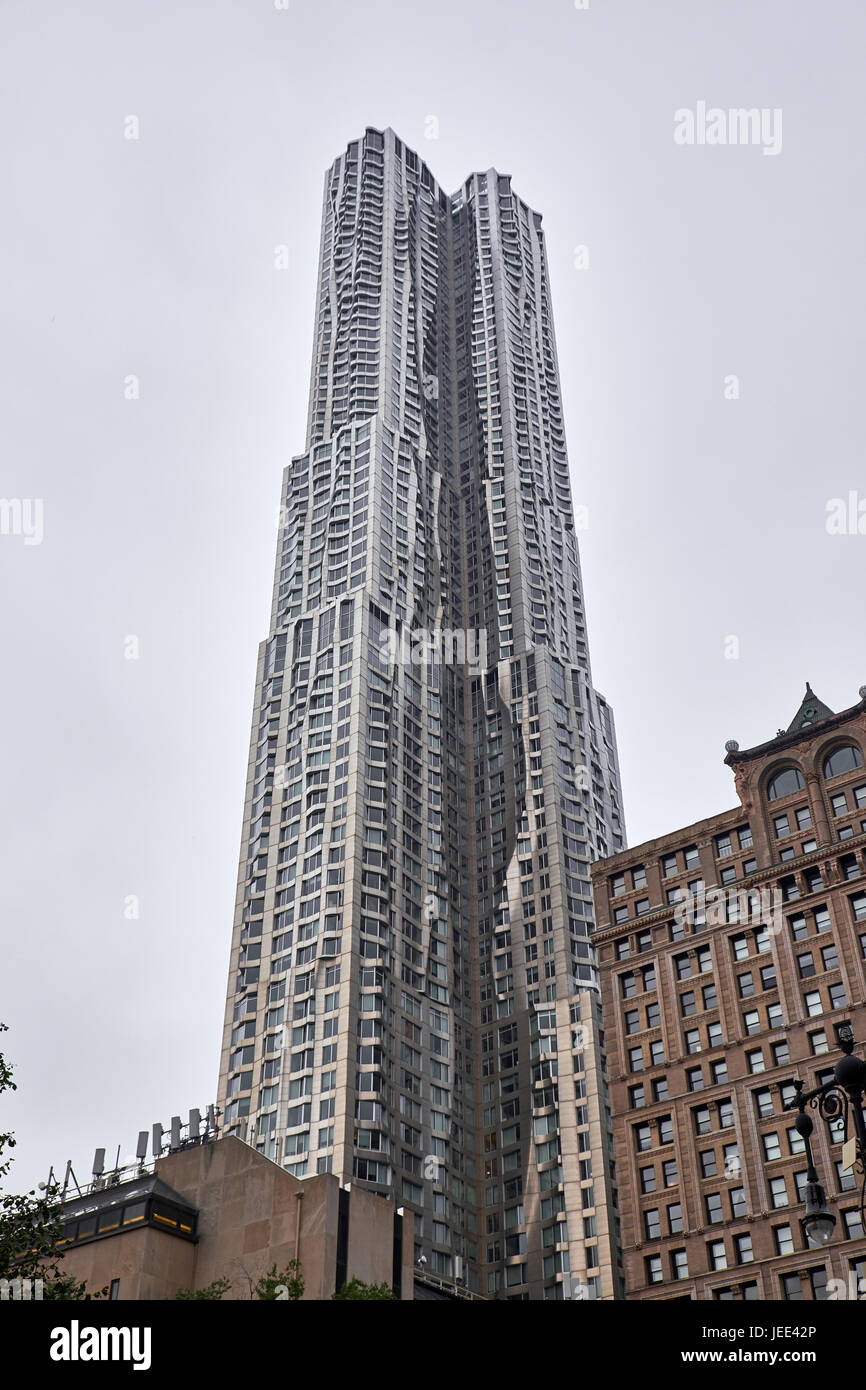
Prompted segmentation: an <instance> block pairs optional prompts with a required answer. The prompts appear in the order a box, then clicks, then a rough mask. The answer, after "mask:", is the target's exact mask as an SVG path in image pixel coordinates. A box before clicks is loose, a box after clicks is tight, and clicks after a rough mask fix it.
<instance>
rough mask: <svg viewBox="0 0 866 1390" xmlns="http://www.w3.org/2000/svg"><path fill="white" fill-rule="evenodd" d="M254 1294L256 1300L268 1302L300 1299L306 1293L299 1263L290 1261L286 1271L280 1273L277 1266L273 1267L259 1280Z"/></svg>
mask: <svg viewBox="0 0 866 1390" xmlns="http://www.w3.org/2000/svg"><path fill="white" fill-rule="evenodd" d="M254 1292H255V1296H256V1298H261V1299H265V1300H266V1301H271V1300H273V1301H276V1300H279V1299H283V1300H286V1301H288V1300H296V1299H299V1298H300V1297H301V1295H302V1294H303V1292H304V1280H303V1276H302V1274H301V1266H300V1264H299V1262H298V1261H297V1260H289V1263H288V1264H287V1265H286V1267H285V1269H284V1270H282V1271H281V1272H279V1273H278V1272H277V1267H276V1265H272V1266H271V1268H270V1269H269V1270H268V1272H267V1274H263V1275H262V1277H261V1279H259V1281H258V1283H257V1284H256V1286H255V1290H254Z"/></svg>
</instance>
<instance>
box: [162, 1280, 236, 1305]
mask: <svg viewBox="0 0 866 1390" xmlns="http://www.w3.org/2000/svg"><path fill="white" fill-rule="evenodd" d="M231 1286H232V1281H231V1279H214V1281H213V1283H212V1284H205V1286H204V1288H203V1289H196V1291H195V1293H193V1292H192V1290H191V1289H178V1291H177V1293H176V1294H175V1298H176V1299H178V1298H182V1299H187V1300H197V1299H215V1298H222V1296H223V1294H224V1293H228V1291H229V1289H230V1288H231Z"/></svg>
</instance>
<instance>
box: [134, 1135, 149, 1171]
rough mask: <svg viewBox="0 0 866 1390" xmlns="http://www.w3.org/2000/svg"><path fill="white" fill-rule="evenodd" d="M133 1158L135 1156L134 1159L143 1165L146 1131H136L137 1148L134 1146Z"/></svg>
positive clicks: (145, 1153)
mask: <svg viewBox="0 0 866 1390" xmlns="http://www.w3.org/2000/svg"><path fill="white" fill-rule="evenodd" d="M135 1156H136V1158H137V1159H138V1161H139V1163H144V1161H145V1159H146V1158H147V1130H146V1129H140V1130H139V1131H138V1144H137V1146H136V1150H135Z"/></svg>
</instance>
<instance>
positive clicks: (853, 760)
mask: <svg viewBox="0 0 866 1390" xmlns="http://www.w3.org/2000/svg"><path fill="white" fill-rule="evenodd" d="M862 766H863V758H862V756H861V753H860V749H859V748H855V746H854V744H853V743H845V744H843V745H842V747H841V748H837V749H836V750H835V751H834V752H833V753H831V754H830V755H829V757H827V758H825V759H824V777H825V778H826V779H827V780H829V779H830V778H831V777H841V776H842V773H843V772H853V771H854V770H855V768H858V767H862Z"/></svg>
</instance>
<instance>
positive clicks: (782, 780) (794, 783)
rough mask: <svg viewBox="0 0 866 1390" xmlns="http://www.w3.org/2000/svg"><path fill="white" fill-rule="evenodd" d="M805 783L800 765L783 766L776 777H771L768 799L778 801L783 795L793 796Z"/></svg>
mask: <svg viewBox="0 0 866 1390" xmlns="http://www.w3.org/2000/svg"><path fill="white" fill-rule="evenodd" d="M825 776H826V774H825ZM805 785H806V784H805V782H804V781H803V774H802V772H801V771H800V769H799V768H798V767H783V768H782V771H781V772H777V773H776V775H775V777H772V778H771V779H770V782H769V784H768V786H767V800H768V801H778V800H779V799H780V798H781V797H783V796H791V795H793V793H794V792H799V791H802V789H803V787H804V786H805Z"/></svg>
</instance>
